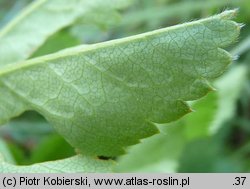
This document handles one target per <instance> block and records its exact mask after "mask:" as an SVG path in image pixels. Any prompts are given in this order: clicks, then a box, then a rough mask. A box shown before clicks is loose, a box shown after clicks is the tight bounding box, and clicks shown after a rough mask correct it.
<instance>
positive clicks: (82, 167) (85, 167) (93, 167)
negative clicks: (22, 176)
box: [0, 154, 114, 173]
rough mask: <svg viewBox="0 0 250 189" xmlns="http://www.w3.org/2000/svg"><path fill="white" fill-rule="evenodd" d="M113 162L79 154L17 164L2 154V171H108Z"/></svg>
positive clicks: (0, 166)
mask: <svg viewBox="0 0 250 189" xmlns="http://www.w3.org/2000/svg"><path fill="white" fill-rule="evenodd" d="M113 164H114V163H113V161H106V160H98V159H93V158H90V157H83V156H81V155H78V156H74V157H71V158H68V159H64V160H57V161H51V162H45V163H37V164H34V165H29V166H17V165H12V164H9V163H6V162H4V160H3V158H2V156H1V154H0V173H95V172H97V173H101V172H104V173H107V172H111V170H112V167H113Z"/></svg>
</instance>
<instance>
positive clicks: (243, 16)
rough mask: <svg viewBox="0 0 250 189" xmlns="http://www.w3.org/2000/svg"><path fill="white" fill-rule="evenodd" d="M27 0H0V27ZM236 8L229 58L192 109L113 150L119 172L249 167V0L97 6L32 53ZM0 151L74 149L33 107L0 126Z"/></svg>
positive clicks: (17, 156) (40, 156) (18, 156)
mask: <svg viewBox="0 0 250 189" xmlns="http://www.w3.org/2000/svg"><path fill="white" fill-rule="evenodd" d="M31 1H32V0H0V28H2V27H4V26H5V25H6V23H8V22H9V21H10V20H11V19H12V18H13V17H15V16H16V14H18V12H19V11H21V10H22V9H23V8H24V7H25V6H26V5H27V4H29V3H30V2H31ZM231 8H239V14H238V16H237V18H236V21H237V22H239V23H244V24H245V26H244V27H243V28H242V32H241V35H240V37H239V39H238V43H235V44H234V45H232V46H231V47H229V48H228V49H227V50H229V51H230V52H231V53H232V55H233V56H234V57H235V62H234V63H233V64H232V65H231V66H230V67H229V69H228V70H227V71H226V73H225V74H224V76H223V77H220V78H218V79H216V80H215V81H211V82H212V84H213V86H214V87H215V88H216V89H217V91H216V92H212V93H210V94H208V96H206V97H205V98H203V99H201V100H199V101H195V102H190V104H191V106H192V107H193V109H194V112H193V113H191V114H189V115H186V116H185V117H183V118H182V119H180V120H179V121H176V122H174V123H170V124H167V126H162V125H158V127H159V129H160V130H161V131H162V132H161V134H158V135H155V136H153V137H150V138H147V139H144V140H142V141H141V143H140V144H138V145H135V146H132V147H130V148H129V149H127V151H128V153H127V154H125V155H123V156H121V157H116V158H115V159H116V160H117V161H118V164H117V166H116V168H115V171H118V172H249V171H250V72H249V71H250V69H249V68H250V67H249V65H250V26H249V24H250V1H249V0H220V1H218V0H133V1H132V3H131V4H130V5H129V6H126V7H124V8H123V9H121V10H120V11H119V12H118V11H110V10H105V9H100V10H98V9H97V10H96V11H95V12H94V13H93V14H91V15H89V16H88V17H84V18H80V19H78V20H77V21H76V22H75V23H74V24H72V25H71V26H69V27H66V28H63V29H62V30H60V31H58V32H57V33H56V34H54V35H52V36H50V37H49V39H48V40H47V41H46V42H45V43H44V44H43V46H42V47H40V48H39V49H38V50H37V51H36V52H35V53H34V54H33V57H36V56H41V55H44V54H48V53H53V52H56V51H59V50H61V49H64V48H67V47H72V46H76V45H79V44H91V43H97V42H101V41H106V40H111V39H115V38H120V37H126V36H130V35H135V34H139V33H143V32H147V31H151V30H155V29H159V28H163V27H167V26H171V25H175V24H179V23H183V22H188V21H192V20H195V19H198V18H201V17H207V16H210V15H213V14H216V13H219V12H221V11H223V10H225V9H231ZM0 151H1V153H2V154H3V155H4V156H5V159H6V160H7V161H8V162H10V163H14V164H18V165H29V164H33V163H37V162H44V161H49V160H56V159H62V158H65V157H69V156H72V155H74V154H76V151H75V150H74V149H73V148H72V147H71V146H70V145H69V144H68V143H67V142H66V141H65V140H64V139H63V138H62V137H60V136H59V135H58V134H57V133H55V132H54V130H53V128H52V127H51V126H50V125H49V124H48V123H47V121H46V120H45V119H44V118H43V117H42V116H40V115H39V114H37V113H36V112H25V113H24V114H23V115H21V116H20V117H18V118H15V119H13V120H12V121H10V122H9V123H7V124H5V125H4V126H2V127H0Z"/></svg>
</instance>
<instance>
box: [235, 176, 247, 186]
mask: <svg viewBox="0 0 250 189" xmlns="http://www.w3.org/2000/svg"><path fill="white" fill-rule="evenodd" d="M234 180H235V183H234V185H244V182H245V180H246V177H235V178H234Z"/></svg>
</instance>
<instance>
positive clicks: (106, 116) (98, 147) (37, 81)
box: [0, 10, 240, 156]
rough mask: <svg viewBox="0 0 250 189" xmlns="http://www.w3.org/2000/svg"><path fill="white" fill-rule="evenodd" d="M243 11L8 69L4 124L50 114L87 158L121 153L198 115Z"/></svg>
mask: <svg viewBox="0 0 250 189" xmlns="http://www.w3.org/2000/svg"><path fill="white" fill-rule="evenodd" d="M234 14H235V11H234V10H232V11H226V12H224V13H221V14H219V15H216V16H213V17H210V18H206V19H202V20H198V21H194V22H190V23H185V24H182V25H178V26H173V27H170V28H165V29H160V30H155V31H152V32H148V33H144V34H141V35H137V36H132V37H128V38H123V39H118V40H113V41H108V42H104V43H99V44H95V45H90V46H84V47H83V48H79V47H78V48H76V49H75V51H72V50H71V51H62V52H59V53H57V54H52V55H48V56H44V57H40V58H36V59H33V60H29V61H26V62H23V63H19V64H12V65H10V66H6V67H5V68H3V69H2V70H0V81H1V84H0V85H1V86H0V103H1V105H0V107H1V109H0V115H1V120H0V122H5V121H7V120H9V119H10V118H12V117H14V116H17V115H19V114H20V113H22V112H24V111H26V110H31V109H32V110H35V111H38V112H39V113H40V114H42V115H43V116H44V117H45V118H46V119H47V120H48V121H49V122H50V123H51V124H52V125H53V126H54V127H55V129H56V130H57V131H58V132H59V133H60V134H61V135H63V136H64V137H65V138H66V140H67V141H68V142H69V143H70V144H71V145H73V146H74V147H76V148H78V149H79V150H80V151H81V152H82V153H83V154H91V155H103V156H116V155H119V154H122V153H124V147H125V146H128V145H132V144H136V143H138V142H139V139H141V138H145V137H149V136H151V135H153V134H156V133H157V132H158V129H157V128H156V127H155V125H154V123H167V122H170V121H174V120H176V119H178V118H180V117H181V116H183V115H185V114H187V113H188V112H190V108H189V106H188V105H187V104H186V103H185V102H184V101H189V100H195V99H198V98H200V97H202V96H204V95H205V94H207V93H208V92H209V91H211V90H212V89H211V87H210V86H209V85H208V82H207V80H208V79H213V78H215V77H218V76H219V75H221V73H222V72H223V71H224V70H225V68H226V67H227V65H228V64H229V63H230V62H231V61H232V57H231V56H230V54H229V53H228V52H226V51H225V50H223V49H221V48H222V47H225V46H228V45H229V44H231V43H232V42H234V41H235V40H236V39H237V37H238V35H239V31H240V25H239V24H237V23H236V22H234V21H231V20H230V19H231V18H232V17H233V15H234Z"/></svg>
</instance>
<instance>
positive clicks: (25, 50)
mask: <svg viewBox="0 0 250 189" xmlns="http://www.w3.org/2000/svg"><path fill="white" fill-rule="evenodd" d="M129 2H130V1H127V0H126V1H125V0H108V1H102V0H71V1H68V0H53V1H50V0H37V1H34V2H33V3H32V4H31V5H30V6H28V7H27V8H25V9H24V10H23V11H22V12H21V14H20V15H19V16H17V17H16V18H15V19H13V20H12V21H11V22H10V23H9V24H8V25H7V26H6V27H5V28H4V29H3V30H2V31H1V32H0V67H1V66H3V65H6V64H10V63H13V62H18V61H22V60H25V59H27V58H28V57H30V56H31V55H32V54H33V53H34V52H35V51H36V50H37V48H38V47H39V46H41V45H42V44H43V43H44V42H45V41H46V39H47V38H48V37H49V36H51V35H52V34H53V33H55V32H57V31H59V30H60V29H61V28H63V27H66V26H68V25H70V24H72V23H73V22H75V21H76V20H77V19H78V18H80V17H83V16H86V15H88V14H93V11H96V8H97V7H99V8H105V7H109V8H110V9H112V8H113V9H117V8H121V7H124V6H126V5H127V4H128V3H129Z"/></svg>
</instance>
